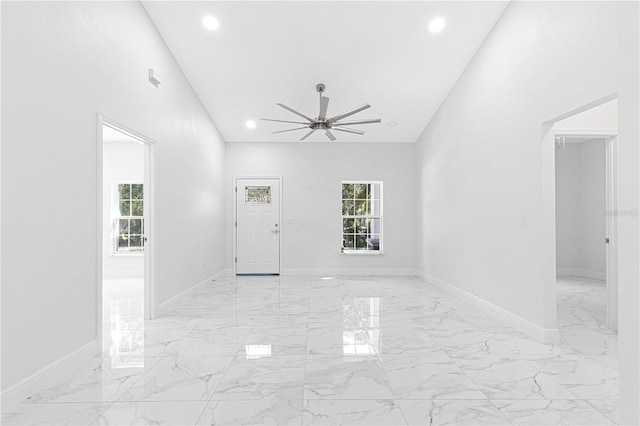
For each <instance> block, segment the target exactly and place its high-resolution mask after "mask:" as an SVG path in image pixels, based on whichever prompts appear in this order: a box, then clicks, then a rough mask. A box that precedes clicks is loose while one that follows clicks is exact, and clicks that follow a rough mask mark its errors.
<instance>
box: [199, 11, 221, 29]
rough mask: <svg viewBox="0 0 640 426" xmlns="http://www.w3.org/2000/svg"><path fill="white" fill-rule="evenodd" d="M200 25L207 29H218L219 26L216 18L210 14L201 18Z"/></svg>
mask: <svg viewBox="0 0 640 426" xmlns="http://www.w3.org/2000/svg"><path fill="white" fill-rule="evenodd" d="M202 25H204V27H205V28H206V29H208V30H209V31H215V30H217V29H218V26H219V24H218V20H217V19H216V18H215V17H214V16H211V15H208V16H205V17H204V18H203V19H202Z"/></svg>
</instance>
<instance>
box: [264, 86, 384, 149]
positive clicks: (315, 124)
mask: <svg viewBox="0 0 640 426" xmlns="http://www.w3.org/2000/svg"><path fill="white" fill-rule="evenodd" d="M325 89H326V86H325V85H324V84H322V83H318V84H316V92H318V93H319V94H320V111H319V112H318V116H317V117H316V118H311V117H309V116H307V115H305V114H303V113H301V112H299V111H296V110H295V109H293V108H291V107H288V106H286V105H284V104H281V103H278V104H276V105H278V106H280V107H282V108H284V109H286V110H287V111H289V112H292V113H294V114H295V115H297V116H299V117H301V118H304V120H305V121H289V120H276V119H272V118H261V120H264V121H275V122H278V123H289V124H301V125H303V126H301V127H294V128H292V129H285V130H278V131H275V132H273V133H285V132H293V131H295V130H303V129H309V131H308V132H307V133H306V134H305V135H304V136H302V137H301V138H300V140H301V141H303V140H305V139H307V138H308V137H309V136H311V135H312V134H313V133H314V132H315V131H316V130H324V132H325V135H326V136H327V138H329V140H330V141H332V142H333V141H335V140H337V138H336V137H335V135H334V134H333V133H332V132H331V130H336V131H339V132H345V133H353V134H356V135H364V133H365V132H364V131H362V130H358V129H351V128H347V127H343V126H353V125H359V124H371V123H380V122H381V121H382V119H380V118H373V119H368V120H356V121H342V122H341V121H340V120H342V119H345V118H347V117H350V116H352V115H354V114H357V113H359V112H361V111H364V110H365V109H367V108H371V105H369V104H364V105H360V106H359V107H356V108H353V109H350V110H349V111H345V112H343V113H342V114H338V115H336V116H333V117H330V118H327V109H328V108H329V98H327V97H326V96H323V95H322V94H323V93H324V91H325Z"/></svg>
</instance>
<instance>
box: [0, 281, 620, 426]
mask: <svg viewBox="0 0 640 426" xmlns="http://www.w3.org/2000/svg"><path fill="white" fill-rule="evenodd" d="M125 287H126V291H130V293H131V294H128V295H127V294H126V292H125V293H121V296H122V297H121V298H120V299H119V298H118V297H113V298H111V300H109V299H110V297H107V295H105V303H106V304H107V306H106V309H107V310H108V312H107V314H106V315H105V332H106V335H107V336H108V337H109V338H110V339H111V341H110V342H107V344H105V345H104V347H105V349H104V352H103V353H102V354H100V355H98V356H96V357H95V359H94V360H93V361H92V362H91V363H89V364H88V365H84V366H78V370H77V373H76V374H75V375H74V376H73V377H68V378H65V379H64V380H61V381H60V384H59V385H58V386H54V387H51V388H48V389H42V390H41V391H40V392H38V393H36V394H34V395H32V397H31V398H30V399H29V400H28V401H24V402H23V403H22V404H20V406H19V407H17V408H16V409H14V410H11V411H10V412H7V413H3V416H2V423H3V424H6V425H9V424H82V425H87V424H96V425H125V424H167V425H193V424H198V425H209V424H215V425H222V424H236V425H237V424H292V425H301V424H304V425H307V424H380V425H404V424H411V425H444V424H447V425H457V424H473V425H481V424H488V425H501V424H517V425H521V424H536V425H547V424H548V425H556V424H575V425H583V424H584V425H586V424H595V425H607V424H614V423H615V420H616V412H617V398H618V366H617V356H616V342H617V339H616V334H615V333H613V332H611V331H610V330H608V329H606V327H604V325H603V321H604V302H603V301H604V297H603V294H604V285H603V283H602V282H597V281H588V280H579V279H573V278H565V279H561V280H559V283H558V290H559V295H558V309H559V311H558V312H559V313H558V315H559V322H560V326H561V334H562V342H561V343H560V344H557V345H543V344H540V343H536V342H535V341H533V340H531V339H529V338H527V337H526V336H524V335H522V334H521V333H519V332H518V331H516V330H515V329H513V328H510V327H509V326H508V325H505V324H504V323H502V322H499V321H496V320H495V319H493V318H492V317H491V316H490V315H488V314H486V313H484V312H482V311H479V310H478V309H476V308H474V307H473V306H471V305H469V304H467V303H465V302H464V301H461V300H459V299H457V298H456V297H454V296H452V295H450V294H448V293H446V292H444V291H442V290H440V289H438V288H437V287H434V286H432V285H430V284H427V283H425V282H424V281H422V280H420V279H418V278H412V277H349V278H346V277H336V278H333V279H323V278H321V277H239V278H230V279H228V280H225V281H217V282H212V283H211V284H210V285H208V286H206V287H203V288H201V289H200V290H199V291H198V293H197V294H196V295H195V296H193V297H191V298H189V299H188V300H184V301H182V302H181V303H180V304H179V305H177V306H175V308H174V309H173V311H171V312H170V313H169V314H168V315H166V316H164V317H161V318H157V319H155V320H153V321H143V320H142V319H141V316H140V315H141V312H142V302H141V300H140V299H137V300H136V296H135V294H134V293H135V292H134V291H133V290H132V289H133V288H134V287H135V283H129V285H125ZM114 294H117V292H115V293H114Z"/></svg>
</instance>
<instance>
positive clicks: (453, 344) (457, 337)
mask: <svg viewBox="0 0 640 426" xmlns="http://www.w3.org/2000/svg"><path fill="white" fill-rule="evenodd" d="M427 333H428V334H429V336H430V337H431V338H432V339H433V341H434V342H436V344H437V345H438V346H439V347H440V348H441V349H442V350H444V351H445V352H447V353H449V354H451V355H456V356H465V355H479V354H493V355H498V354H513V351H512V350H511V349H509V348H508V347H506V346H505V345H504V344H503V342H501V341H500V340H498V339H497V338H496V337H495V335H493V334H492V333H488V332H485V331H480V330H478V329H475V328H473V327H467V328H459V329H458V328H454V329H447V328H439V329H427Z"/></svg>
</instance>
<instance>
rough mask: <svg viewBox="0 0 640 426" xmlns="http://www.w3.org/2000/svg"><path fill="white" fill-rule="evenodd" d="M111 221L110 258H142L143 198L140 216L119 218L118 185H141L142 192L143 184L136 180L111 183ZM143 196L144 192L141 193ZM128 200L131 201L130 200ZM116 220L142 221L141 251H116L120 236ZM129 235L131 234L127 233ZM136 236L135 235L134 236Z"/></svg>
mask: <svg viewBox="0 0 640 426" xmlns="http://www.w3.org/2000/svg"><path fill="white" fill-rule="evenodd" d="M112 182H113V186H112V197H111V198H112V204H111V205H112V209H111V212H112V220H111V229H112V238H111V242H112V244H111V255H112V256H144V250H145V247H144V238H145V233H144V226H145V223H144V222H145V214H144V209H145V203H144V197H143V198H142V216H121V215H120V190H119V186H120V185H125V184H126V185H142V190H143V191H144V182H141V181H138V180H118V181H112ZM143 194H144V192H143ZM130 200H132V199H131V198H130ZM118 219H142V234H141V238H142V250H136V251H118V236H119V235H120V231H119V229H118ZM129 234H131V233H129ZM136 235H137V234H136Z"/></svg>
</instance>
